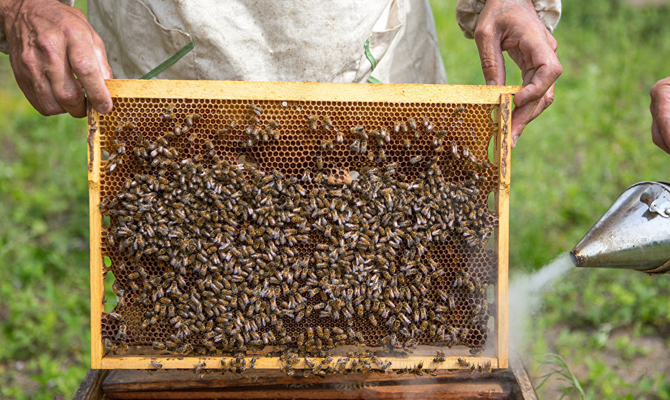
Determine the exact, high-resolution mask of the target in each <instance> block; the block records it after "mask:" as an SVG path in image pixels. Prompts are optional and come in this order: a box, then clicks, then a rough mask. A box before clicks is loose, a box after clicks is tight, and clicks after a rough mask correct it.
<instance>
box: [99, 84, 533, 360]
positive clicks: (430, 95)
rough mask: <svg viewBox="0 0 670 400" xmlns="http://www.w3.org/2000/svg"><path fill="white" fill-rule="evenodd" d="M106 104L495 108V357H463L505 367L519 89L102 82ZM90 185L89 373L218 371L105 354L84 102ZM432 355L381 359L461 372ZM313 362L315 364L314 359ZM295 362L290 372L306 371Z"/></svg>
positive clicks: (195, 358) (187, 358)
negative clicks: (167, 101) (188, 101)
mask: <svg viewBox="0 0 670 400" xmlns="http://www.w3.org/2000/svg"><path fill="white" fill-rule="evenodd" d="M106 84H107V87H108V89H109V91H110V93H111V96H112V98H120V97H124V98H172V99H174V98H192V99H225V100H275V101H276V100H287V101H363V102H406V103H465V104H468V103H471V104H495V105H498V106H499V107H498V109H497V110H496V111H497V112H496V120H497V122H498V124H499V126H500V129H499V131H498V132H497V134H496V137H495V151H494V153H495V154H494V157H495V164H496V165H498V166H500V168H499V172H500V184H499V188H498V190H497V191H496V192H495V210H496V212H497V214H498V218H499V226H498V228H497V233H496V235H495V244H494V245H495V251H496V256H497V260H498V280H497V282H496V285H495V287H496V293H495V297H496V306H497V309H496V317H495V343H494V346H495V347H494V355H493V356H461V357H462V358H464V359H465V360H467V361H469V362H471V363H473V364H475V365H482V366H483V365H486V363H490V366H491V367H492V368H508V365H509V362H508V359H509V350H508V321H507V319H508V247H509V189H510V175H511V164H510V161H511V140H512V138H511V136H510V135H511V132H510V131H511V112H512V104H513V102H512V95H513V94H515V93H516V92H517V91H518V90H519V89H520V87H518V86H460V85H412V84H337V83H293V82H239V81H169V80H149V81H142V80H108V81H106ZM88 110H89V112H88V115H89V117H88V140H87V142H88V183H89V207H90V247H91V250H90V251H91V262H90V267H91V368H93V369H154V368H155V367H154V366H153V365H152V361H154V362H160V363H161V364H162V365H163V368H193V367H194V365H197V364H201V363H205V366H203V368H208V369H216V368H221V361H223V360H229V359H230V357H190V356H189V357H178V356H172V355H171V356H146V355H123V356H118V355H108V356H103V345H102V332H101V329H102V323H101V317H102V313H103V312H104V306H103V298H104V290H105V289H104V281H103V279H104V277H103V267H104V261H103V257H102V251H101V240H102V215H101V213H100V208H99V205H100V165H101V148H100V135H99V134H98V129H99V120H100V115H99V114H98V112H97V111H96V110H95V109H93V108H92V107H91V106H90V104H89V108H88ZM433 358H434V353H433V354H432V355H412V356H409V357H406V358H397V357H384V359H385V360H388V361H392V363H393V364H392V368H393V369H398V368H405V367H414V366H415V365H417V364H418V363H420V362H423V365H424V368H426V369H433V368H435V369H462V368H465V367H464V366H463V364H461V363H459V362H458V358H459V357H457V356H449V357H446V361H445V362H442V363H434V362H433ZM314 361H315V362H317V361H320V359H318V358H315V359H314ZM304 364H306V363H305V361H302V360H301V361H300V363H299V364H297V365H296V366H295V367H296V368H301V367H306V365H304ZM280 366H281V363H280V361H279V358H278V357H260V358H259V359H258V361H257V362H256V368H274V369H276V368H279V367H280Z"/></svg>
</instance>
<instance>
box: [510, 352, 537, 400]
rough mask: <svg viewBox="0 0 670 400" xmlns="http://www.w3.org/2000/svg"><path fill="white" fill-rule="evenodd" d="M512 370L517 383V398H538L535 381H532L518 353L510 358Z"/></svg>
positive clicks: (523, 399) (534, 399)
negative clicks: (534, 385)
mask: <svg viewBox="0 0 670 400" xmlns="http://www.w3.org/2000/svg"><path fill="white" fill-rule="evenodd" d="M510 370H511V371H512V373H513V374H514V382H515V383H516V385H515V387H514V389H515V390H514V392H515V398H516V400H537V393H536V392H535V388H534V387H533V383H532V382H531V381H530V378H529V377H528V372H526V368H525V367H524V366H523V363H522V362H521V359H520V358H519V355H518V354H516V355H515V356H514V357H512V358H511V359H510Z"/></svg>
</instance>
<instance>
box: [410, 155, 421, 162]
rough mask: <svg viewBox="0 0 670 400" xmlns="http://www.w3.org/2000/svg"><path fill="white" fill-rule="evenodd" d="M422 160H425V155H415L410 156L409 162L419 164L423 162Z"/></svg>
mask: <svg viewBox="0 0 670 400" xmlns="http://www.w3.org/2000/svg"><path fill="white" fill-rule="evenodd" d="M421 160H423V156H421V155H418V156H414V157H412V158H410V159H409V162H410V164H418V163H420V162H421Z"/></svg>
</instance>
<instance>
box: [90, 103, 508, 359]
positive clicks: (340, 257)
mask: <svg viewBox="0 0 670 400" xmlns="http://www.w3.org/2000/svg"><path fill="white" fill-rule="evenodd" d="M498 108H499V106H498V105H490V104H472V103H437V104H434V103H430V104H428V103H398V102H364V101H350V102H347V101H283V100H276V101H270V100H262V101H252V100H219V99H197V98H183V99H163V98H139V97H117V98H114V109H113V111H112V112H111V113H109V114H108V115H100V116H99V120H98V121H97V123H98V128H99V134H100V146H101V150H102V154H103V160H102V161H101V164H100V188H99V192H100V199H101V201H100V210H101V213H102V215H104V216H105V217H108V219H107V222H106V223H103V226H102V235H101V243H100V246H101V250H102V255H103V256H104V257H109V259H110V260H111V266H109V267H104V266H103V269H104V270H103V274H107V272H109V271H111V272H112V273H113V275H114V278H115V279H114V282H113V291H114V293H115V295H116V296H117V299H116V300H117V303H116V304H115V306H114V309H113V311H112V312H109V313H103V316H102V331H101V337H102V340H103V343H104V350H105V352H106V354H124V353H125V352H127V349H129V348H132V349H134V350H133V351H134V352H135V354H145V355H151V354H171V355H189V354H193V355H230V354H239V353H240V352H242V353H248V354H252V353H258V352H260V351H263V350H266V351H267V349H268V348H278V349H292V350H294V351H296V352H299V353H301V354H309V355H322V356H323V355H324V354H326V352H327V351H329V350H330V349H333V348H336V347H339V346H345V345H359V346H368V347H381V346H385V347H387V348H397V349H411V348H412V347H416V346H418V345H431V346H446V347H449V348H451V347H454V346H455V347H456V348H463V349H466V350H467V349H470V350H472V351H471V352H472V353H473V354H476V353H478V352H481V351H482V349H483V348H484V347H485V346H486V345H487V340H488V338H489V333H490V332H489V328H488V325H489V324H488V320H489V317H490V316H492V315H493V316H495V315H494V311H495V304H494V303H493V302H492V301H489V300H490V299H487V291H489V290H490V289H491V287H492V286H494V285H495V284H496V279H497V265H496V257H495V254H494V252H493V250H492V246H491V242H492V240H491V237H492V235H495V227H496V226H497V224H498V220H497V215H496V214H495V212H493V211H491V210H490V209H489V204H488V203H489V195H490V194H491V193H492V192H493V191H494V190H495V189H496V188H497V187H498V184H499V178H498V175H499V174H498V166H496V165H494V164H493V163H491V162H490V161H489V144H490V142H491V139H492V137H493V136H494V134H495V133H496V132H497V131H498V129H499V128H498V124H497V123H496V122H495V121H494V120H493V118H492V113H493V111H494V110H496V109H498ZM108 300H109V301H112V300H114V299H108ZM138 349H139V350H138Z"/></svg>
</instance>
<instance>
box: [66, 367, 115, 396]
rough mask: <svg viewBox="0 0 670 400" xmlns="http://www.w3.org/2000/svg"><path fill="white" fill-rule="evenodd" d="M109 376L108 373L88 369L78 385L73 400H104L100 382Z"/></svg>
mask: <svg viewBox="0 0 670 400" xmlns="http://www.w3.org/2000/svg"><path fill="white" fill-rule="evenodd" d="M107 375H109V371H105V370H101V369H89V370H88V373H87V374H86V377H85V378H84V381H83V382H82V383H81V385H79V389H77V393H75V394H74V397H73V399H74V400H104V399H106V397H105V394H104V392H103V389H102V382H103V381H104V380H105V378H107Z"/></svg>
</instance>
